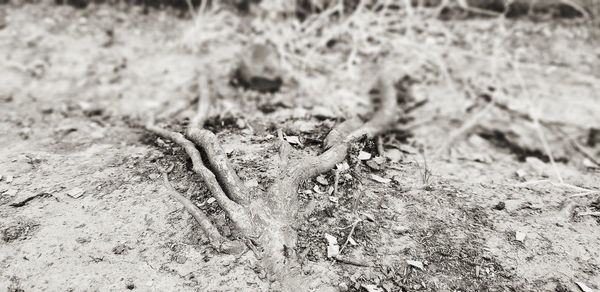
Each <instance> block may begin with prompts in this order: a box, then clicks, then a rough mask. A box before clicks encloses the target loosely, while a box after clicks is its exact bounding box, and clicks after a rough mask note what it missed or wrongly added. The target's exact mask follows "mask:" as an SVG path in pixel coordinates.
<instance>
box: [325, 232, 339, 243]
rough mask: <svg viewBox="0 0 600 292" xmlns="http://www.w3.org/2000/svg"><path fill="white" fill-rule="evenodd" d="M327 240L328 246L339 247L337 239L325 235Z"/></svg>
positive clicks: (327, 234)
mask: <svg viewBox="0 0 600 292" xmlns="http://www.w3.org/2000/svg"><path fill="white" fill-rule="evenodd" d="M324 236H325V240H327V245H337V244H338V242H337V238H336V237H335V236H333V235H331V234H329V233H325V235H324Z"/></svg>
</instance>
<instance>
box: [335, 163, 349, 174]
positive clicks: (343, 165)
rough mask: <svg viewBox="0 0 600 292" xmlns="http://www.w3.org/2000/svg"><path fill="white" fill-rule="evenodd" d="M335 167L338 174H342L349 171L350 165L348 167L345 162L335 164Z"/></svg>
mask: <svg viewBox="0 0 600 292" xmlns="http://www.w3.org/2000/svg"><path fill="white" fill-rule="evenodd" d="M335 167H336V169H337V170H338V171H339V172H343V171H346V170H348V169H350V165H348V163H347V162H345V161H344V162H342V163H338V164H336V165H335Z"/></svg>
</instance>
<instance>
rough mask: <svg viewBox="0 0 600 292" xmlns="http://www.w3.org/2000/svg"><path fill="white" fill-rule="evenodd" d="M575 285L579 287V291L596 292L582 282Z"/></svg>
mask: <svg viewBox="0 0 600 292" xmlns="http://www.w3.org/2000/svg"><path fill="white" fill-rule="evenodd" d="M575 284H577V286H579V289H581V291H583V292H594V290H592V288H590V287H588V286H587V285H586V284H583V283H581V282H575Z"/></svg>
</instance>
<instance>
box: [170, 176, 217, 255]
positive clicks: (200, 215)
mask: <svg viewBox="0 0 600 292" xmlns="http://www.w3.org/2000/svg"><path fill="white" fill-rule="evenodd" d="M162 176H163V181H164V184H165V187H166V188H167V191H168V193H169V195H170V196H171V197H173V198H174V199H176V200H177V201H179V203H181V204H182V205H183V207H184V208H185V210H186V211H188V213H190V214H191V215H192V217H194V219H196V221H197V222H198V224H200V228H202V231H204V234H205V235H206V237H208V240H209V241H210V244H211V245H212V246H213V247H214V248H215V249H217V250H220V248H221V244H222V243H223V242H225V241H227V239H225V237H223V236H222V235H221V234H220V233H219V230H217V228H216V227H215V226H214V225H213V224H212V223H211V222H210V219H208V217H206V215H205V214H204V212H202V210H200V209H199V208H198V207H196V205H194V203H192V201H191V200H190V199H188V198H186V197H184V196H183V195H182V194H180V193H179V192H178V191H177V190H175V188H174V187H173V185H171V183H170V182H169V178H168V176H167V173H166V172H163V173H162Z"/></svg>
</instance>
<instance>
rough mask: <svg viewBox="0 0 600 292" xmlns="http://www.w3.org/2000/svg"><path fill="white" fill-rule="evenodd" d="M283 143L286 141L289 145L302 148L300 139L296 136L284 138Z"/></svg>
mask: <svg viewBox="0 0 600 292" xmlns="http://www.w3.org/2000/svg"><path fill="white" fill-rule="evenodd" d="M285 141H287V142H288V143H290V144H292V145H298V146H302V142H300V139H299V138H298V136H286V137H285Z"/></svg>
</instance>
